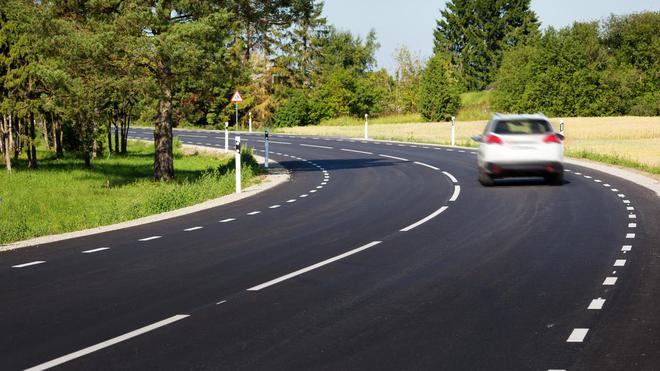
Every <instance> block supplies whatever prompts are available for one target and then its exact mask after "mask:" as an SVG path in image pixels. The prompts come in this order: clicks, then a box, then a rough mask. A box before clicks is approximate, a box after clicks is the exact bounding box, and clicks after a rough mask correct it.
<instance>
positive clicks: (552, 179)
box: [545, 172, 564, 186]
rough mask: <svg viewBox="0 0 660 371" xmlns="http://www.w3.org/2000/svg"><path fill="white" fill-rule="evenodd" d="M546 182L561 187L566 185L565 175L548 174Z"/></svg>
mask: <svg viewBox="0 0 660 371" xmlns="http://www.w3.org/2000/svg"><path fill="white" fill-rule="evenodd" d="M545 180H546V181H547V182H548V183H549V184H552V185H556V186H560V185H562V184H564V173H563V172H562V173H557V174H548V175H546V177H545Z"/></svg>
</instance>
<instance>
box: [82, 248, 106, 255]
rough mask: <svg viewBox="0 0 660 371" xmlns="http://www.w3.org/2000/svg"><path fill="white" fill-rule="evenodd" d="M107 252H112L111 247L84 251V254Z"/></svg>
mask: <svg viewBox="0 0 660 371" xmlns="http://www.w3.org/2000/svg"><path fill="white" fill-rule="evenodd" d="M105 250H110V248H109V247H99V248H98V249H91V250H85V251H82V253H83V254H93V253H95V252H99V251H105Z"/></svg>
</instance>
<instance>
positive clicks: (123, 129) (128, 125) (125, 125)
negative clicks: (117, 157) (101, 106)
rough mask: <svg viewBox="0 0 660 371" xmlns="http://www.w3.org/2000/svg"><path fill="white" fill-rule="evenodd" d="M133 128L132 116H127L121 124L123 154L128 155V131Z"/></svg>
mask: <svg viewBox="0 0 660 371" xmlns="http://www.w3.org/2000/svg"><path fill="white" fill-rule="evenodd" d="M130 128H131V115H130V114H127V115H126V117H125V118H124V121H122V123H121V153H123V154H126V152H127V146H128V130H129V129H130Z"/></svg>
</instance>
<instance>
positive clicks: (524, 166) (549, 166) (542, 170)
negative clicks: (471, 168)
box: [481, 161, 564, 177]
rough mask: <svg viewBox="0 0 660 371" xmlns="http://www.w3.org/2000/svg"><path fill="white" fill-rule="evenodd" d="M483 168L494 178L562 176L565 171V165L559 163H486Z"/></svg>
mask: <svg viewBox="0 0 660 371" xmlns="http://www.w3.org/2000/svg"><path fill="white" fill-rule="evenodd" d="M481 168H482V169H483V170H484V171H485V172H486V173H488V174H489V175H490V176H492V177H514V176H544V175H549V174H560V173H562V172H563V171H564V165H563V164H562V163H561V162H557V161H537V162H525V163H492V162H484V163H483V164H482V165H481Z"/></svg>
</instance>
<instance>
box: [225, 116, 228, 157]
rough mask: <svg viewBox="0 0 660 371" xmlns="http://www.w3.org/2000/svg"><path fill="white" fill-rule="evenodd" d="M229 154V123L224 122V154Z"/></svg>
mask: <svg viewBox="0 0 660 371" xmlns="http://www.w3.org/2000/svg"><path fill="white" fill-rule="evenodd" d="M227 152H229V123H228V122H225V153H227Z"/></svg>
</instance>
